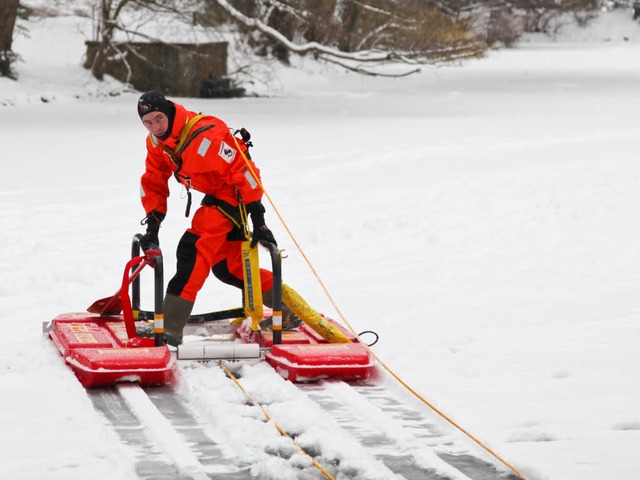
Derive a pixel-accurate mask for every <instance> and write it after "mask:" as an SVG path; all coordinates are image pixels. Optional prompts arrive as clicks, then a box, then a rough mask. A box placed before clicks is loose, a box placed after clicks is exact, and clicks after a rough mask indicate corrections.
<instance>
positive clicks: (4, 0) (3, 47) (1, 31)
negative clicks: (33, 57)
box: [0, 0, 19, 77]
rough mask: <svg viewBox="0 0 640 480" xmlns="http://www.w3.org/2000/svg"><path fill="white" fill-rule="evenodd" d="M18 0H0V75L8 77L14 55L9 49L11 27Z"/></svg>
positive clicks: (14, 19)
mask: <svg viewBox="0 0 640 480" xmlns="http://www.w3.org/2000/svg"><path fill="white" fill-rule="evenodd" d="M18 4H19V0H1V1H0V76H5V77H10V76H12V74H11V63H12V61H13V59H14V57H15V55H14V53H13V52H12V51H11V44H12V42H13V27H15V25H16V17H17V16H18Z"/></svg>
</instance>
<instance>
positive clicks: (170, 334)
mask: <svg viewBox="0 0 640 480" xmlns="http://www.w3.org/2000/svg"><path fill="white" fill-rule="evenodd" d="M163 309H164V337H165V340H166V342H167V343H168V344H169V345H173V346H174V347H177V346H178V345H180V344H181V343H182V331H183V330H184V326H185V325H186V324H187V321H188V320H189V315H191V311H192V310H193V302H190V301H189V300H184V299H182V298H180V297H177V296H175V295H171V294H170V293H167V295H166V296H165V297H164V307H163Z"/></svg>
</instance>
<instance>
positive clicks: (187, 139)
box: [150, 113, 253, 238]
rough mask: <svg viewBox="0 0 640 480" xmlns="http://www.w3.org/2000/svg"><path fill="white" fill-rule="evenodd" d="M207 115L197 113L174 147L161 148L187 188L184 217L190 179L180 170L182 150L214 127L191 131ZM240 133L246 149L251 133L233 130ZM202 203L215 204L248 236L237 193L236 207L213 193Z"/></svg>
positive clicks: (186, 125)
mask: <svg viewBox="0 0 640 480" xmlns="http://www.w3.org/2000/svg"><path fill="white" fill-rule="evenodd" d="M206 117H207V115H203V114H201V113H199V114H198V115H195V116H194V117H193V118H191V119H190V120H189V121H188V122H187V123H186V124H185V125H184V127H182V130H180V135H179V138H178V143H176V146H175V148H171V147H169V146H167V145H163V146H162V148H163V150H164V151H165V152H166V153H167V154H168V155H169V156H170V157H171V160H172V161H173V163H174V164H175V165H176V167H178V169H177V170H176V171H175V172H173V176H174V178H175V179H176V180H177V181H178V183H180V184H182V185H183V186H184V187H185V188H186V190H187V207H186V209H185V212H184V215H185V217H189V215H190V213H191V200H192V197H191V179H190V178H189V177H187V176H186V175H182V174H181V173H180V171H181V170H182V152H184V150H185V149H186V148H187V147H188V146H189V145H190V144H191V142H192V141H193V140H194V139H195V138H196V137H197V136H198V135H200V134H201V133H203V132H205V131H207V130H209V129H211V128H214V127H215V124H210V125H204V126H202V127H200V128H198V129H196V130H195V131H194V132H193V133H192V132H191V131H192V130H193V127H194V126H195V125H196V124H197V123H198V122H199V121H200V120H202V119H203V118H206ZM238 133H239V134H240V136H241V137H242V140H243V141H244V144H245V146H246V147H247V149H248V148H249V147H251V146H253V144H252V143H251V134H250V133H249V132H248V131H247V129H245V128H241V129H238V130H236V131H235V132H233V134H234V136H235V135H237V134H238ZM150 138H151V141H152V142H153V143H154V144H156V145H157V141H156V140H155V138H154V137H153V136H152V135H150ZM202 205H206V206H215V207H216V208H217V210H218V211H219V212H220V213H222V214H223V215H224V216H225V217H226V218H228V219H229V221H231V223H233V225H234V226H235V227H236V228H238V229H240V230H241V231H242V235H243V236H244V237H245V238H248V237H249V232H248V223H247V211H246V208H245V206H244V203H243V202H242V198H240V195H238V207H234V206H233V205H231V204H230V203H227V202H225V201H224V200H220V199H219V198H216V197H215V196H213V195H205V196H204V198H203V199H202Z"/></svg>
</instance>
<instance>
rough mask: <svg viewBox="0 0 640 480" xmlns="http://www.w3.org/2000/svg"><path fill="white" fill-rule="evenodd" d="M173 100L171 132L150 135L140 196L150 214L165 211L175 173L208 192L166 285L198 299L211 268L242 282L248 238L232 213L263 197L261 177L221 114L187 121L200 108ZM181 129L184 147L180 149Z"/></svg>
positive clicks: (267, 277) (265, 274)
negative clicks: (243, 249)
mask: <svg viewBox="0 0 640 480" xmlns="http://www.w3.org/2000/svg"><path fill="white" fill-rule="evenodd" d="M174 104H175V107H176V112H175V117H174V120H173V126H172V129H171V134H170V135H169V137H168V138H166V139H165V140H160V139H159V138H157V137H154V136H153V135H149V136H148V137H147V159H146V171H145V173H144V175H142V179H141V197H142V205H143V207H144V209H145V212H146V213H147V214H149V213H150V212H153V211H157V212H159V213H161V214H166V212H167V197H168V196H169V186H168V181H169V178H170V177H171V176H172V175H174V176H176V178H177V179H178V180H179V181H180V182H181V183H182V184H183V185H184V186H185V187H186V188H188V189H194V190H197V191H199V192H202V193H204V194H205V195H206V196H205V199H204V200H203V204H202V205H201V206H200V207H199V208H198V210H197V211H196V212H195V214H194V216H193V220H192V222H191V227H190V228H189V229H187V231H186V232H185V233H184V235H183V236H182V238H181V239H180V243H179V244H178V249H177V254H176V257H177V269H176V274H175V276H174V277H173V278H172V279H171V280H170V281H169V284H168V286H167V293H170V294H173V295H176V296H179V297H181V298H183V299H185V300H188V301H190V302H194V301H195V299H196V295H197V294H198V292H199V291H200V289H201V288H202V286H203V284H204V282H205V280H206V279H207V277H208V276H209V272H210V271H213V273H214V275H215V276H216V277H217V278H219V279H220V280H221V281H223V282H225V283H228V284H230V285H234V286H236V287H238V288H242V286H243V282H242V275H243V274H242V263H241V240H244V238H243V234H242V230H241V229H240V228H238V226H237V225H235V224H234V222H232V221H231V220H230V218H229V217H230V216H231V217H234V216H236V217H237V207H238V205H239V200H241V201H242V202H243V203H244V204H245V205H248V204H251V203H252V202H256V201H259V200H260V199H261V198H262V194H263V191H262V188H261V186H260V182H259V178H258V179H256V178H255V177H254V174H253V173H255V175H259V174H260V172H259V170H258V169H257V168H256V167H255V165H254V164H253V162H252V161H251V160H250V159H249V158H248V155H245V156H244V157H245V158H246V160H245V158H243V155H242V154H241V153H240V152H238V147H240V148H242V149H243V151H244V152H246V146H245V144H244V142H243V141H242V140H241V139H235V140H234V137H233V136H232V134H231V132H230V130H229V127H228V126H227V125H226V124H225V123H224V122H223V121H222V120H220V119H219V118H215V117H211V116H206V117H203V118H201V119H200V120H198V121H197V123H195V124H194V125H189V126H188V125H187V124H188V122H189V120H191V119H193V118H194V117H196V116H197V114H196V113H195V112H191V111H188V110H186V109H185V108H184V107H183V106H182V105H180V104H178V103H175V102H174ZM189 127H191V128H190V129H189ZM187 131H188V135H186V137H185V136H184V133H185V132H187ZM181 132H182V133H183V137H184V140H183V142H182V143H181V144H180V145H182V146H183V149H182V151H181V153H180V155H176V154H175V149H176V145H178V143H179V141H180V135H181ZM180 145H178V146H180ZM172 157H173V158H172ZM247 162H250V164H251V169H249V168H248V165H247ZM252 172H253V173H252ZM260 208H262V207H260ZM260 272H261V275H260V278H261V281H262V289H263V291H268V290H269V289H271V286H272V283H273V279H272V274H271V272H269V271H267V270H261V271H260Z"/></svg>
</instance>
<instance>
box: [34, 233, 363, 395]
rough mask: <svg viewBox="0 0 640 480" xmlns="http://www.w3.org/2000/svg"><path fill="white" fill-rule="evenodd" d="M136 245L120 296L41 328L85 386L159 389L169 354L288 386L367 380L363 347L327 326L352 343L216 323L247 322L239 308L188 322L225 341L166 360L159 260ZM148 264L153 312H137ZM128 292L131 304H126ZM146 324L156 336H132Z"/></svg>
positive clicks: (304, 331) (208, 341)
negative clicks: (228, 362) (257, 361)
mask: <svg viewBox="0 0 640 480" xmlns="http://www.w3.org/2000/svg"><path fill="white" fill-rule="evenodd" d="M141 238H142V236H141V235H136V236H135V237H134V241H133V246H132V259H131V260H130V261H129V262H128V263H127V265H126V267H125V270H124V275H123V279H122V285H121V287H120V289H119V290H118V291H117V292H116V293H115V294H114V295H113V296H111V297H107V298H103V299H101V300H98V301H96V302H95V303H94V304H93V305H91V306H90V307H89V308H88V312H89V313H85V312H83V313H67V314H63V315H59V316H58V317H56V318H55V319H53V320H52V321H51V322H49V323H48V324H47V326H46V328H45V331H46V332H47V333H48V335H49V337H50V338H51V340H52V341H53V342H54V344H55V345H56V346H57V348H58V350H59V351H60V353H61V354H62V356H63V358H64V359H65V362H66V363H67V364H68V365H69V366H70V367H71V369H72V370H73V371H74V373H75V374H76V376H77V377H78V379H79V380H80V382H81V383H82V385H84V386H85V387H97V386H108V385H114V384H116V383H117V382H137V383H139V384H141V385H164V384H166V383H168V382H169V381H171V379H172V378H173V375H172V371H173V368H174V365H175V360H176V355H177V359H190V360H194V359H195V360H208V359H224V358H227V359H229V358H231V359H242V358H262V357H263V356H264V359H265V360H266V361H267V363H269V365H271V366H272V367H273V368H274V369H275V370H276V371H277V372H278V373H279V374H280V375H282V376H283V377H284V378H286V379H288V380H290V381H292V382H310V381H314V380H319V379H323V378H339V379H342V380H366V379H368V378H369V377H370V376H371V374H372V372H373V371H374V368H375V361H374V357H373V354H372V353H371V352H370V350H369V347H368V346H366V345H364V344H362V343H360V342H359V340H358V338H357V337H356V336H354V335H353V334H352V333H351V332H349V331H347V330H345V329H344V328H343V327H342V326H341V325H339V324H337V323H336V322H334V321H333V320H330V319H328V318H325V320H326V321H327V322H330V323H331V324H333V325H334V326H335V327H336V328H337V329H339V330H340V331H341V332H342V333H343V334H344V335H345V336H346V337H347V338H348V339H349V340H350V341H351V343H329V342H327V341H326V340H325V339H324V338H323V337H322V336H321V335H319V334H318V333H317V332H315V331H314V330H313V329H312V328H311V327H309V326H308V325H302V326H301V327H299V328H297V329H295V330H292V331H281V330H279V329H275V330H274V331H273V332H271V331H258V332H253V331H251V330H250V329H249V327H248V326H240V327H238V328H237V329H236V328H235V327H232V326H231V325H230V324H229V323H228V322H226V326H225V324H224V323H221V322H220V321H221V320H228V319H230V318H238V317H242V316H246V315H245V310H244V309H243V308H239V309H231V310H226V311H223V312H212V313H209V314H203V315H194V316H192V317H191V318H190V319H189V323H188V328H189V326H192V327H194V326H195V328H194V330H202V329H204V331H205V332H207V331H208V332H209V333H213V332H212V330H215V329H220V328H221V327H222V328H223V330H225V334H226V333H228V332H230V333H229V334H228V335H225V336H224V337H225V339H226V340H225V341H222V342H219V341H214V340H213V339H212V338H211V337H209V338H205V339H204V340H203V343H202V344H198V343H197V342H196V343H189V344H184V345H181V346H180V347H178V349H177V352H176V355H173V354H172V352H171V351H169V349H168V347H167V346H166V345H165V344H164V335H163V332H164V329H163V316H162V298H163V293H164V292H163V288H164V286H163V278H162V277H163V270H162V254H161V252H160V251H159V250H147V251H146V252H145V253H144V254H143V255H140V245H139V243H140V240H141ZM267 248H268V249H269V250H270V252H271V256H272V263H273V265H272V267H273V274H274V287H273V291H274V298H273V304H274V310H278V311H280V310H281V301H282V300H281V293H280V288H279V285H281V272H280V254H279V252H278V251H277V248H276V246H275V245H273V244H268V245H267ZM147 265H150V266H151V267H153V268H154V270H155V311H154V312H148V311H141V310H140V279H139V275H140V272H141V271H142V269H143V268H144V267H145V266H147ZM130 286H131V290H132V298H130V297H129V287H130ZM134 312H135V314H134ZM151 318H153V319H154V328H155V337H154V338H140V337H138V336H137V333H136V320H149V319H151ZM185 333H186V330H185ZM217 333H220V332H217ZM243 344H244V345H243ZM255 344H258V346H259V348H258V346H256V345H255ZM182 347H185V348H184V350H185V352H187V350H188V354H187V355H184V356H181V349H182ZM217 347H220V348H217ZM230 347H233V348H230ZM241 347H242V348H241ZM200 351H201V352H202V356H200V357H199V356H198V353H197V352H200ZM194 352H196V353H195V354H194ZM224 355H233V356H231V357H230V356H224ZM247 355H250V356H247Z"/></svg>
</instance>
